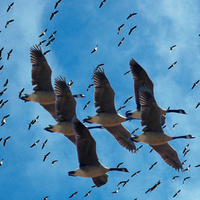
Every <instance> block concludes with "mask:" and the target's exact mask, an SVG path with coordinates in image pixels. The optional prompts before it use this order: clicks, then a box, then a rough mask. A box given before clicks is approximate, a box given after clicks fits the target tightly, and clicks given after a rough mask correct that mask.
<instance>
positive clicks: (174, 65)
mask: <svg viewBox="0 0 200 200" xmlns="http://www.w3.org/2000/svg"><path fill="white" fill-rule="evenodd" d="M176 63H177V61H176V62H174V63H173V64H172V65H170V67H168V69H171V68H172V67H174V66H175V64H176Z"/></svg>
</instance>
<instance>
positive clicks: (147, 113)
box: [139, 86, 162, 132]
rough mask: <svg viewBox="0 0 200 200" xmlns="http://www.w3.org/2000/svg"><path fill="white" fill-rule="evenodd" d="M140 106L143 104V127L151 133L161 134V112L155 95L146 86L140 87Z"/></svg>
mask: <svg viewBox="0 0 200 200" xmlns="http://www.w3.org/2000/svg"><path fill="white" fill-rule="evenodd" d="M139 95H140V104H141V106H142V107H141V111H140V113H141V120H142V121H141V125H142V126H144V125H145V126H146V127H145V129H146V130H149V131H155V132H159V131H162V128H161V110H160V108H159V107H158V105H157V103H156V101H155V99H154V97H153V94H152V93H151V91H150V89H149V88H147V87H146V86H144V87H140V89H139Z"/></svg>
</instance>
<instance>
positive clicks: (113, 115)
mask: <svg viewBox="0 0 200 200" xmlns="http://www.w3.org/2000/svg"><path fill="white" fill-rule="evenodd" d="M93 76H94V85H95V94H94V99H95V103H94V104H95V107H98V109H97V110H96V113H97V114H96V115H94V116H88V117H87V118H85V119H84V120H83V121H84V122H88V123H96V124H101V125H102V126H103V127H104V128H105V129H106V130H107V131H108V132H110V133H111V134H112V135H113V137H114V138H115V139H116V140H117V142H118V143H119V144H120V145H122V146H123V147H125V148H126V149H128V150H129V151H133V150H136V147H135V144H134V143H131V141H130V140H129V139H128V138H129V137H130V135H131V134H130V133H129V131H128V130H127V129H125V128H124V126H122V125H121V123H122V122H125V121H127V120H129V118H127V117H124V116H122V115H120V114H118V113H117V111H116V109H115V105H114V97H115V92H114V90H113V88H112V87H111V85H110V83H109V81H108V79H107V77H106V75H105V73H104V70H103V68H102V69H100V68H99V69H97V70H94V72H93Z"/></svg>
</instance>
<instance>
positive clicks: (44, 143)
mask: <svg viewBox="0 0 200 200" xmlns="http://www.w3.org/2000/svg"><path fill="white" fill-rule="evenodd" d="M47 141H48V139H46V140H45V141H44V142H43V144H42V149H44V147H45V146H46V144H47Z"/></svg>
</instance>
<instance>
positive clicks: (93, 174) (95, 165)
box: [68, 117, 128, 187]
mask: <svg viewBox="0 0 200 200" xmlns="http://www.w3.org/2000/svg"><path fill="white" fill-rule="evenodd" d="M72 125H73V129H74V134H75V135H76V148H77V154H78V161H79V168H78V169H76V170H75V171H70V172H68V174H69V176H80V177H88V178H92V180H93V182H94V184H95V185H96V187H100V186H102V185H104V184H106V183H107V181H108V175H107V172H109V171H122V172H128V170H127V169H126V168H107V167H104V166H103V165H102V164H101V163H100V162H99V159H98V157H97V153H96V142H95V140H94V138H93V137H92V135H91V134H90V132H89V130H88V129H87V128H86V127H85V126H84V125H83V124H82V123H81V122H80V121H79V120H78V119H77V118H76V117H74V118H73V120H72Z"/></svg>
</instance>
